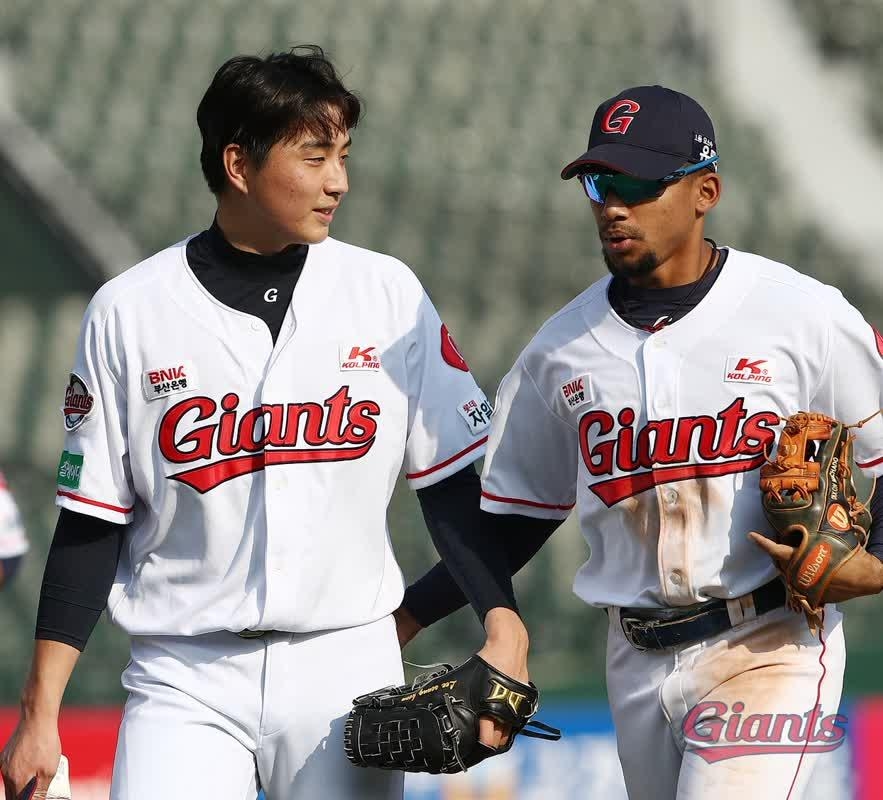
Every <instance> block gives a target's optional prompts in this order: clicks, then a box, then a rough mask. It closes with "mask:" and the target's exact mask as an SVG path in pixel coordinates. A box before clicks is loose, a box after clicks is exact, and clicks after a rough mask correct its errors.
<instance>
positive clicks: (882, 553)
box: [868, 478, 883, 561]
mask: <svg viewBox="0 0 883 800" xmlns="http://www.w3.org/2000/svg"><path fill="white" fill-rule="evenodd" d="M868 552H869V553H870V554H871V555H873V556H876V557H877V558H879V559H880V560H881V561H883V488H880V479H879V478H878V479H877V485H876V486H875V487H874V494H872V495H871V530H870V531H868Z"/></svg>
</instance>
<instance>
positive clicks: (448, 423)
mask: <svg viewBox="0 0 883 800" xmlns="http://www.w3.org/2000/svg"><path fill="white" fill-rule="evenodd" d="M415 334H416V335H415V336H414V338H413V340H412V342H411V345H410V347H409V350H408V353H407V370H408V438H407V443H406V446H405V477H406V478H407V480H408V484H409V485H410V486H411V488H412V489H422V488H423V487H425V486H431V485H432V484H434V483H437V482H438V481H440V480H442V479H443V478H446V477H448V475H453V474H454V473H455V472H457V471H459V470H461V469H463V467H465V466H466V465H468V464H471V463H472V462H473V461H475V460H476V459H477V458H480V457H481V456H482V455H484V450H485V445H486V443H487V431H488V429H489V428H490V419H491V413H492V408H491V404H490V403H489V402H488V399H487V398H486V397H485V395H484V392H482V391H481V389H480V388H479V387H478V385H477V384H476V382H475V379H474V378H473V377H472V373H471V372H470V371H469V367H468V366H467V364H466V361H465V360H464V358H463V356H462V355H461V353H460V351H459V350H458V349H457V345H456V344H455V343H454V340H453V338H452V337H451V334H450V332H449V331H448V329H447V327H446V326H445V325H444V324H443V323H442V321H441V318H440V317H439V315H438V312H437V311H436V310H435V306H433V304H432V301H431V300H430V299H429V297H428V295H426V293H425V292H422V290H421V297H420V300H419V305H418V308H417V322H416V328H415Z"/></svg>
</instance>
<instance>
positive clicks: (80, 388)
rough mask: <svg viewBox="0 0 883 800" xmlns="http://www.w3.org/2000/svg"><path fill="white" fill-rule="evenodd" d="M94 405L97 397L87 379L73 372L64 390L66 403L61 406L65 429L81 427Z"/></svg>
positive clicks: (71, 429) (73, 429)
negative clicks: (94, 395)
mask: <svg viewBox="0 0 883 800" xmlns="http://www.w3.org/2000/svg"><path fill="white" fill-rule="evenodd" d="M94 405H95V398H94V397H93V396H92V392H90V391H89V387H88V386H87V385H86V381H84V380H83V379H82V378H81V377H80V376H79V375H77V374H76V373H75V372H72V373H71V377H70V381H69V382H68V385H67V389H65V392H64V405H63V406H62V407H61V413H62V414H63V415H64V428H65V430H66V431H75V430H76V429H77V428H79V427H80V425H82V424H83V423H84V422H85V421H86V419H87V418H88V417H89V414H90V413H91V412H92V408H93V406H94Z"/></svg>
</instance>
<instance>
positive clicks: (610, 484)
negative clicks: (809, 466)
mask: <svg viewBox="0 0 883 800" xmlns="http://www.w3.org/2000/svg"><path fill="white" fill-rule="evenodd" d="M765 460H766V456H765V455H764V454H763V453H761V454H760V455H759V456H755V457H754V458H740V459H736V460H735V461H721V462H715V463H713V464H691V465H689V466H685V467H662V468H658V469H650V470H647V471H646V472H639V473H638V474H636V475H635V474H630V475H622V476H621V477H619V478H610V479H609V480H606V481H598V483H593V484H591V485H590V486H589V489H590V490H591V491H592V492H593V493H594V494H595V495H597V496H598V497H599V498H601V501H602V502H603V503H604V505H605V506H607V507H608V508H610V506H613V505H616V504H617V503H618V502H619V501H620V500H625V498H626V497H631V496H632V495H636V494H639V493H640V492H643V491H645V490H646V489H650V488H651V487H653V486H661V485H662V484H663V483H673V482H675V481H684V480H687V479H688V478H714V477H717V476H718V475H729V474H731V473H735V472H751V470H754V469H757V468H758V467H759V466H760V465H761V464H763V462H764V461H765Z"/></svg>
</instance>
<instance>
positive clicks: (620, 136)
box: [561, 86, 717, 180]
mask: <svg viewBox="0 0 883 800" xmlns="http://www.w3.org/2000/svg"><path fill="white" fill-rule="evenodd" d="M714 155H717V150H716V144H715V138H714V126H713V125H712V124H711V118H710V117H709V116H708V114H706V113H705V109H703V108H702V106H700V105H699V103H697V102H696V101H695V100H694V99H693V98H692V97H687V95H685V94H681V93H680V92H675V91H673V90H672V89H666V88H665V87H664V86H635V87H633V88H631V89H626V90H625V91H623V92H620V93H619V94H618V95H616V97H611V98H610V99H609V100H605V101H604V102H603V103H601V105H600V106H598V110H597V111H595V118H594V119H593V120H592V127H591V130H590V131H589V146H588V149H587V150H586V152H585V153H583V154H582V155H581V156H580V157H579V158H578V159H576V160H575V161H571V162H570V163H569V164H568V165H567V166H566V167H565V168H564V169H563V170H561V177H562V178H563V179H564V180H569V179H570V178H572V177H573V176H574V175H578V174H579V173H581V172H589V171H591V169H590V168H593V167H595V168H596V167H601V168H603V169H612V170H615V171H617V172H624V173H626V174H627V175H632V176H634V177H636V178H646V179H648V180H658V179H660V178H664V177H665V176H666V175H669V174H670V173H672V172H674V171H675V170H676V169H678V168H679V167H681V166H683V165H684V164H685V163H687V162H691V163H694V164H696V163H698V162H700V161H704V160H705V159H707V158H711V157H712V156H714Z"/></svg>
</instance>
